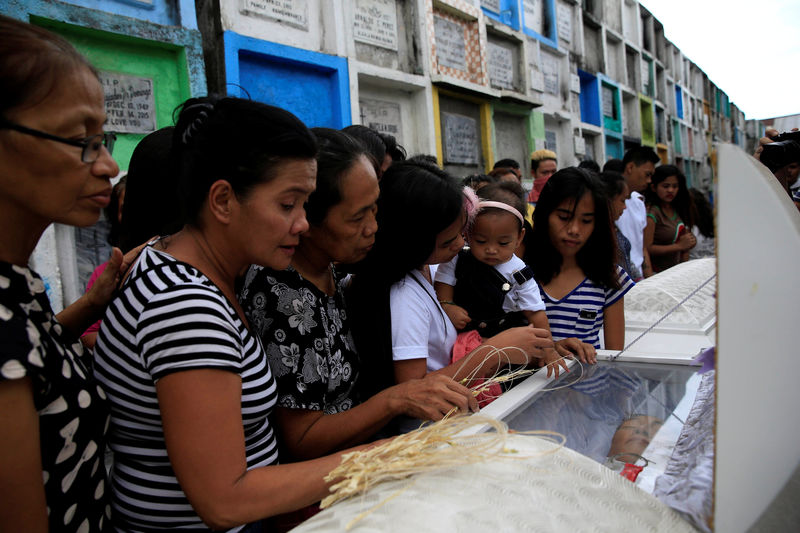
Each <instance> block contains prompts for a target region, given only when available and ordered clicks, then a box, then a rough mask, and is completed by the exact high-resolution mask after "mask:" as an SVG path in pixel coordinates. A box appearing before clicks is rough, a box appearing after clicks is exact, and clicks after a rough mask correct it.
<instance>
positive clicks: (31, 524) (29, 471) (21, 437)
mask: <svg viewBox="0 0 800 533" xmlns="http://www.w3.org/2000/svg"><path fill="white" fill-rule="evenodd" d="M0 494H1V495H2V496H1V497H0V531H26V532H30V533H38V532H46V531H47V529H48V523H47V502H46V499H45V494H44V483H43V482H42V459H41V448H40V446H39V414H38V413H37V412H36V408H35V407H34V405H33V389H32V388H31V381H30V379H29V378H22V379H15V380H11V381H3V382H0Z"/></svg>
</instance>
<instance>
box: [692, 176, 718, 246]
mask: <svg viewBox="0 0 800 533" xmlns="http://www.w3.org/2000/svg"><path fill="white" fill-rule="evenodd" d="M689 194H690V195H691V196H692V201H693V202H694V207H695V209H696V211H697V220H695V222H694V223H695V226H697V228H698V229H699V230H700V233H702V234H703V236H705V237H709V238H712V237H714V209H713V208H712V207H711V202H709V201H708V198H706V195H705V194H703V193H702V192H701V191H699V190H697V189H694V188H692V189H689Z"/></svg>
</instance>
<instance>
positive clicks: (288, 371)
mask: <svg viewBox="0 0 800 533" xmlns="http://www.w3.org/2000/svg"><path fill="white" fill-rule="evenodd" d="M334 279H335V280H336V293H335V294H334V295H333V296H328V295H327V294H325V293H324V292H323V291H321V290H319V289H318V288H317V287H316V286H315V285H314V284H312V283H311V282H310V281H307V280H306V279H304V278H303V277H302V276H301V275H300V274H299V273H298V272H297V271H296V270H294V269H292V268H291V267H290V268H289V269H288V270H282V271H276V270H271V269H269V268H263V267H258V266H251V267H250V270H248V272H247V275H246V276H245V280H244V286H243V288H242V289H241V291H240V292H239V302H240V303H241V304H242V307H243V308H244V311H245V314H246V315H247V319H248V320H249V321H250V327H251V328H252V330H253V332H254V333H255V334H257V335H258V336H259V337H261V342H262V343H263V345H264V349H265V351H266V352H267V358H268V360H269V364H270V367H271V368H272V372H273V374H274V375H275V378H276V380H277V382H278V405H279V406H280V407H288V408H291V409H310V410H314V411H323V412H325V413H326V414H333V413H339V412H341V411H346V410H347V409H350V408H351V407H353V406H354V405H356V404H357V403H358V401H357V399H356V398H355V383H356V379H357V378H358V368H359V359H358V354H357V353H356V350H355V346H354V343H353V336H352V334H351V331H350V326H349V323H348V321H347V320H348V319H347V310H346V306H345V300H344V295H343V287H342V279H340V278H339V277H338V276H337V275H336V272H335V271H334Z"/></svg>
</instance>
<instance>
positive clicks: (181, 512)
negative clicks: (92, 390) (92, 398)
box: [95, 247, 278, 531]
mask: <svg viewBox="0 0 800 533" xmlns="http://www.w3.org/2000/svg"><path fill="white" fill-rule="evenodd" d="M203 368H213V369H220V370H227V371H230V372H234V373H236V374H238V375H239V376H241V379H242V422H243V426H244V434H245V447H246V456H247V468H248V469H252V468H255V467H260V466H265V465H269V464H273V463H276V462H277V460H278V449H277V443H276V440H275V435H274V433H273V431H272V427H271V426H270V422H269V418H268V416H269V414H270V412H271V411H272V409H273V407H274V405H275V402H276V387H275V380H274V378H273V376H272V373H271V372H270V369H269V365H268V364H267V358H266V356H265V354H264V350H263V348H262V346H261V343H260V341H259V340H258V338H257V337H255V336H253V335H251V334H250V332H249V331H248V329H247V327H246V326H245V325H244V324H243V323H242V321H241V320H240V319H239V316H238V315H237V313H236V311H235V309H234V308H233V306H232V305H231V304H230V302H229V301H228V300H227V298H226V297H225V296H224V294H223V293H222V292H221V291H220V290H219V289H218V288H217V287H216V285H214V284H213V283H212V282H211V280H209V279H208V278H207V277H206V276H204V275H203V274H202V273H201V272H199V271H198V270H197V269H195V268H194V267H192V266H191V265H188V264H186V263H182V262H180V261H177V260H175V259H174V258H173V257H172V256H170V255H169V254H167V253H164V252H160V251H156V250H154V249H152V248H150V247H146V248H145V249H144V250H143V251H142V254H141V256H140V258H139V259H138V261H137V262H136V264H135V265H134V267H133V270H132V273H131V275H130V277H129V278H128V280H126V282H125V285H124V288H123V290H122V292H121V294H120V296H119V297H117V298H116V299H115V300H114V301H113V302H112V304H111V305H110V306H109V307H108V310H107V311H106V315H105V317H104V318H103V324H102V326H101V327H100V333H99V335H98V338H97V345H96V347H95V376H96V378H97V380H98V381H99V382H100V383H102V384H103V386H104V387H105V388H106V391H108V398H109V401H110V404H111V427H110V430H109V443H110V446H111V449H112V450H113V452H114V470H113V472H112V494H113V518H112V522H113V523H114V526H115V527H116V528H119V529H122V530H149V531H152V530H158V529H176V528H182V530H202V531H205V530H207V528H206V527H205V526H204V525H203V523H202V521H201V520H200V518H199V517H198V516H197V513H195V511H194V510H193V509H192V507H191V505H190V503H189V501H188V500H187V498H186V495H185V494H184V492H183V491H182V490H181V487H180V485H179V484H178V481H177V479H176V478H175V473H174V471H173V470H172V466H171V465H170V462H169V458H168V456H167V450H166V445H165V443H164V433H163V428H162V426H161V414H160V411H159V406H158V397H157V395H156V387H155V385H156V382H157V381H158V380H159V379H160V378H162V377H164V376H166V375H168V374H170V373H172V372H180V371H184V370H194V369H203ZM237 529H238V528H236V529H234V530H232V531H236V530H237Z"/></svg>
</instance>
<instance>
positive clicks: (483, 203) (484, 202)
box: [478, 200, 525, 226]
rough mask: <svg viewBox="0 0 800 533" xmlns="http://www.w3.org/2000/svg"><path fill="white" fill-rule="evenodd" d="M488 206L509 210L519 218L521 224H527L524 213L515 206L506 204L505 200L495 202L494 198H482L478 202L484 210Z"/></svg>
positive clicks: (479, 206)
mask: <svg viewBox="0 0 800 533" xmlns="http://www.w3.org/2000/svg"><path fill="white" fill-rule="evenodd" d="M487 207H494V208H496V209H502V210H503V211H508V212H509V213H511V214H512V215H514V216H515V217H517V219H518V220H519V223H520V225H523V226H524V225H525V219H524V218H523V217H522V213H520V212H519V211H517V210H516V209H515V208H513V207H511V206H510V205H508V204H504V203H503V202H494V201H492V200H481V201H480V202H478V210H479V211H483V210H484V209H485V208H487Z"/></svg>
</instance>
